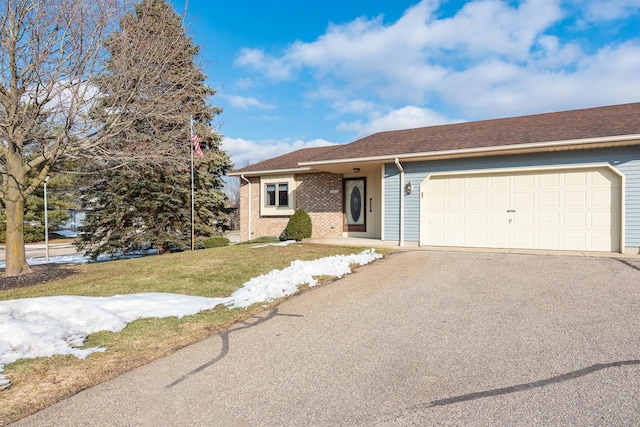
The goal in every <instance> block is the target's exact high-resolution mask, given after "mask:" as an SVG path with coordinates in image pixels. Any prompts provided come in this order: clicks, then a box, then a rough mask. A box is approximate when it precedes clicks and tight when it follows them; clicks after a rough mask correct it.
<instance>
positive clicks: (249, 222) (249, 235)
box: [240, 175, 251, 240]
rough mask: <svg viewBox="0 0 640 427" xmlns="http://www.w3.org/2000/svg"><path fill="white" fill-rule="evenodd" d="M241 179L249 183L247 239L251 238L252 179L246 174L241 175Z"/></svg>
mask: <svg viewBox="0 0 640 427" xmlns="http://www.w3.org/2000/svg"><path fill="white" fill-rule="evenodd" d="M240 179H242V180H244V181H245V182H246V183H247V184H249V214H248V216H247V218H248V219H247V228H248V230H247V231H248V234H247V240H251V181H249V180H248V179H247V178H245V177H244V175H240Z"/></svg>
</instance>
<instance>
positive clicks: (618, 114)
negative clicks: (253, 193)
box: [237, 103, 640, 172]
mask: <svg viewBox="0 0 640 427" xmlns="http://www.w3.org/2000/svg"><path fill="white" fill-rule="evenodd" d="M625 135H640V103H633V104H622V105H613V106H607V107H596V108H587V109H582V110H571V111H562V112H556V113H546V114H535V115H530V116H520V117H510V118H503V119H494V120H484V121H477V122H467V123H457V124H449V125H440V126H429V127H422V128H415V129H406V130H396V131H388V132H380V133H376V134H373V135H370V136H367V137H365V138H362V139H359V140H357V141H354V142H352V143H350V144H345V145H335V146H329V147H321V148H320V149H318V148H311V149H307V150H298V151H295V152H293V153H290V154H286V155H284V156H280V157H276V158H274V159H269V160H265V161H264V162H261V163H257V164H255V165H252V166H249V167H247V168H244V169H241V170H240V171H237V172H241V171H244V172H249V171H266V170H279V169H292V168H296V167H298V166H299V163H308V162H322V161H327V162H330V161H338V160H345V159H365V158H375V157H391V156H401V155H408V154H415V153H436V152H439V151H443V152H445V151H449V150H473V149H485V148H490V147H504V146H518V145H522V144H542V143H548V142H560V141H572V140H586V139H594V138H606V137H615V136H625Z"/></svg>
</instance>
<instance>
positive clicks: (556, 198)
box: [537, 191, 560, 208]
mask: <svg viewBox="0 0 640 427" xmlns="http://www.w3.org/2000/svg"><path fill="white" fill-rule="evenodd" d="M537 195H538V206H539V207H541V208H558V207H560V193H558V192H557V191H543V192H540V193H538V194H537Z"/></svg>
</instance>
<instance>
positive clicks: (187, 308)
mask: <svg viewBox="0 0 640 427" xmlns="http://www.w3.org/2000/svg"><path fill="white" fill-rule="evenodd" d="M380 257H382V255H380V254H377V253H375V250H373V249H371V250H367V251H363V252H361V253H359V254H353V255H335V256H330V257H326V258H321V259H318V260H314V261H299V260H298V261H293V262H292V263H291V265H290V266H289V267H287V268H285V269H282V270H273V271H271V272H270V273H267V274H264V275H262V276H258V277H254V278H253V279H251V280H249V281H248V282H246V283H245V284H244V285H243V287H241V288H240V289H238V290H236V291H235V292H234V293H233V294H231V296H230V297H227V298H205V297H196V296H189V295H177V294H167V293H145V294H131V295H116V296H113V297H82V296H54V297H40V298H25V299H17V300H8V301H0V372H2V371H3V370H4V367H5V366H6V365H8V364H10V363H13V362H15V361H16V360H18V359H33V358H36V357H51V356H53V355H56V354H70V355H73V356H76V357H77V358H79V359H84V358H86V357H87V356H89V355H90V354H92V353H95V352H98V351H105V350H106V349H105V348H102V347H93V348H82V349H81V348H78V347H80V346H82V345H83V343H84V342H85V341H86V339H87V337H88V336H89V335H90V334H92V333H94V332H99V331H111V332H119V331H121V330H122V329H124V328H125V327H126V326H127V324H128V323H130V322H133V321H134V320H137V319H142V318H148V317H158V318H162V317H171V316H177V317H178V318H180V317H183V316H189V315H192V314H196V313H199V312H200V311H203V310H212V309H213V308H215V307H216V306H218V305H221V304H222V305H225V306H226V307H229V308H237V307H249V306H250V305H252V304H255V303H259V302H267V301H272V300H274V299H277V298H282V297H285V296H287V295H292V294H293V293H295V292H296V291H297V289H298V286H300V285H303V284H305V283H306V284H308V285H309V286H315V285H316V284H317V281H316V280H315V279H314V278H313V277H314V276H337V277H342V276H344V275H345V274H349V273H350V272H351V269H350V267H349V266H350V265H352V264H358V265H365V264H368V263H370V262H372V261H373V260H375V259H378V258H380ZM10 384H11V383H10V382H9V380H8V379H7V378H6V376H4V375H2V374H0V390H2V389H5V388H7V387H9V386H10Z"/></svg>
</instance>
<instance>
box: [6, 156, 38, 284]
mask: <svg viewBox="0 0 640 427" xmlns="http://www.w3.org/2000/svg"><path fill="white" fill-rule="evenodd" d="M6 167H7V176H6V177H5V179H6V181H5V191H6V193H5V194H6V195H5V200H4V202H5V206H6V214H7V242H6V247H7V249H6V267H5V270H4V275H5V277H12V276H18V275H20V274H26V273H31V267H29V264H27V257H26V255H25V251H24V203H25V198H24V193H23V189H24V186H25V183H26V179H27V177H26V174H25V172H24V169H23V168H22V161H21V158H20V155H19V154H17V153H15V152H9V153H8V155H7V158H6Z"/></svg>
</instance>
